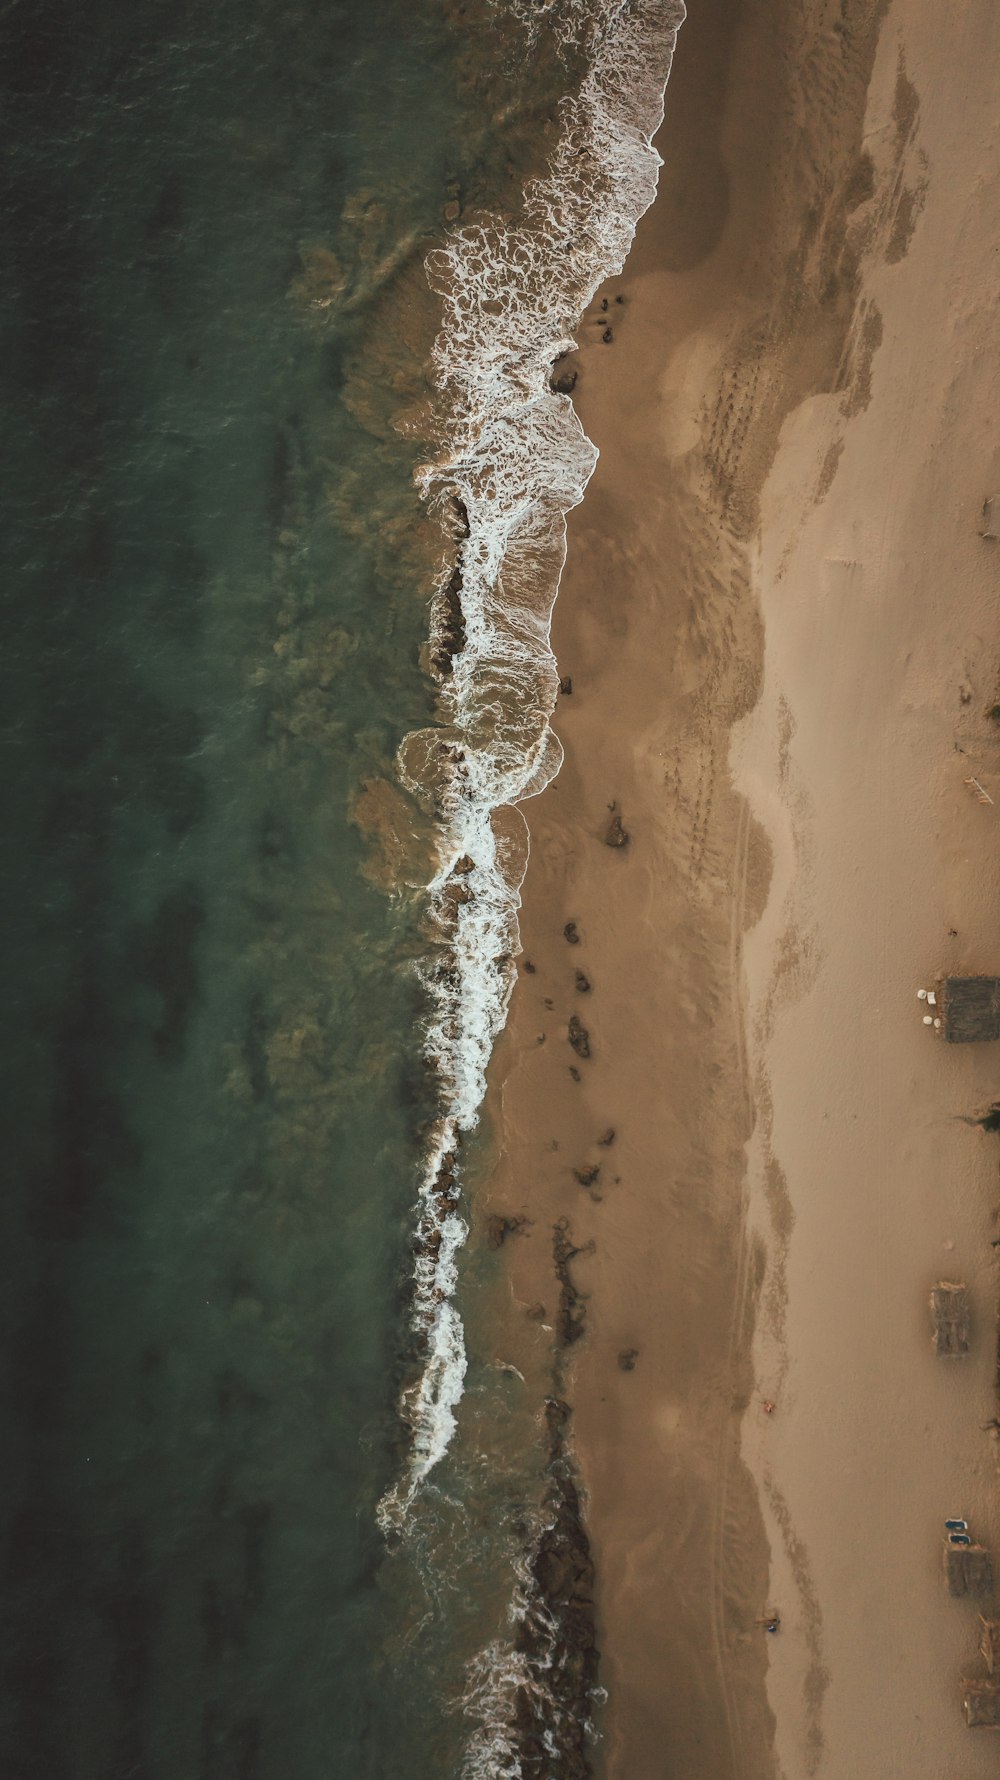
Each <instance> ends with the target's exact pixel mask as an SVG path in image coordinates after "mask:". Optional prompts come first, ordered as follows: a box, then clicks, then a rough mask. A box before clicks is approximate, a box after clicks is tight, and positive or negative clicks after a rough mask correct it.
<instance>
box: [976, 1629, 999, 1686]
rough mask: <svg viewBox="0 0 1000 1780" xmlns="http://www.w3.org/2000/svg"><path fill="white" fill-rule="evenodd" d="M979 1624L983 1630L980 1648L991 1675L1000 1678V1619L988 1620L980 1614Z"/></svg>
mask: <svg viewBox="0 0 1000 1780" xmlns="http://www.w3.org/2000/svg"><path fill="white" fill-rule="evenodd" d="M979 1623H980V1625H981V1626H982V1628H983V1635H982V1637H981V1638H980V1640H979V1648H980V1650H981V1651H982V1653H983V1656H984V1658H985V1660H986V1667H987V1668H988V1669H989V1672H990V1674H991V1675H997V1676H1000V1619H986V1618H985V1617H984V1615H983V1614H980V1615H979Z"/></svg>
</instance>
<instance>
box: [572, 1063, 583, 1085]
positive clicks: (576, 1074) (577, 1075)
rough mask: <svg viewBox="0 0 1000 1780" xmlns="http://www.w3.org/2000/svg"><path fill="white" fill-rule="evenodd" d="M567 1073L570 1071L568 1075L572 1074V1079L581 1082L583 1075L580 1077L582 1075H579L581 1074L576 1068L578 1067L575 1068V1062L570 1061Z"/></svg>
mask: <svg viewBox="0 0 1000 1780" xmlns="http://www.w3.org/2000/svg"><path fill="white" fill-rule="evenodd" d="M569 1073H570V1075H571V1076H572V1077H573V1080H574V1081H575V1082H582V1081H583V1077H582V1075H581V1074H580V1071H579V1070H578V1069H577V1067H576V1064H575V1063H571V1064H570V1066H569Z"/></svg>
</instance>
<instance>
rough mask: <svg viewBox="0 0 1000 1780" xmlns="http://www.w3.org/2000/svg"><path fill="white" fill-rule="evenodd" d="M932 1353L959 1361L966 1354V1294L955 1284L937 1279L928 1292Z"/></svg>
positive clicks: (967, 1336) (967, 1303)
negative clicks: (929, 1295)
mask: <svg viewBox="0 0 1000 1780" xmlns="http://www.w3.org/2000/svg"><path fill="white" fill-rule="evenodd" d="M930 1303H931V1323H932V1325H933V1330H934V1333H933V1336H932V1340H933V1342H934V1352H935V1353H936V1354H942V1355H944V1357H945V1358H947V1359H952V1360H954V1359H959V1358H960V1357H961V1355H962V1354H967V1353H968V1351H969V1328H970V1321H969V1294H968V1292H967V1291H966V1288H965V1286H964V1285H959V1284H957V1283H956V1281H955V1280H951V1279H939V1280H938V1283H937V1285H936V1286H934V1287H933V1288H932V1290H931V1299H930Z"/></svg>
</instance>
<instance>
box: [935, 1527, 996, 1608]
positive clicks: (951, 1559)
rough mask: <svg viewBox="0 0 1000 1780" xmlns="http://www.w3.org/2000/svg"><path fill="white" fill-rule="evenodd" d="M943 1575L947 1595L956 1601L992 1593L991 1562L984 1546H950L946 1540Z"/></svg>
mask: <svg viewBox="0 0 1000 1780" xmlns="http://www.w3.org/2000/svg"><path fill="white" fill-rule="evenodd" d="M944 1574H945V1581H946V1582H947V1584H948V1593H949V1594H950V1595H954V1596H955V1597H956V1599H958V1598H960V1597H961V1596H962V1595H990V1594H992V1593H993V1560H992V1559H991V1557H990V1554H989V1552H988V1551H987V1549H986V1547H985V1545H952V1544H950V1543H949V1541H948V1540H947V1539H946V1540H945V1545H944Z"/></svg>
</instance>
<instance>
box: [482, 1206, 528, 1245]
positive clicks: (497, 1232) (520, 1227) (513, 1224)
mask: <svg viewBox="0 0 1000 1780" xmlns="http://www.w3.org/2000/svg"><path fill="white" fill-rule="evenodd" d="M530 1223H531V1219H530V1218H523V1217H519V1218H507V1217H504V1216H503V1214H502V1213H500V1212H491V1213H490V1215H489V1217H488V1218H487V1219H486V1225H485V1228H486V1245H487V1247H488V1248H503V1245H504V1243H505V1242H506V1240H507V1238H508V1236H520V1235H522V1234H523V1232H524V1231H525V1230H527V1229H528V1227H529V1226H530Z"/></svg>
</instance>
